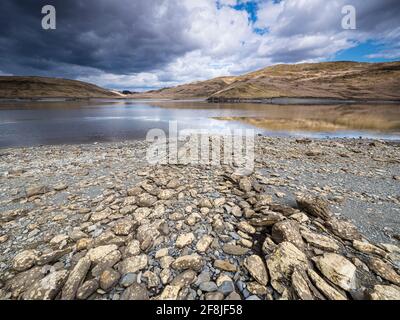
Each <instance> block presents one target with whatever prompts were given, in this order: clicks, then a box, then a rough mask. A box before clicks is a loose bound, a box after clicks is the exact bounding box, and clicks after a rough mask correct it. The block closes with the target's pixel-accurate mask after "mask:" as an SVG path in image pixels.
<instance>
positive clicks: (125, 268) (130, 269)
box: [119, 254, 148, 275]
mask: <svg viewBox="0 0 400 320" xmlns="http://www.w3.org/2000/svg"><path fill="white" fill-rule="evenodd" d="M147 262H148V260H147V255H145V254H142V255H140V256H134V257H129V258H126V259H125V260H123V261H122V262H121V264H120V265H119V270H120V272H121V273H122V274H123V275H125V274H127V273H136V272H138V271H140V270H143V269H144V268H146V267H147Z"/></svg>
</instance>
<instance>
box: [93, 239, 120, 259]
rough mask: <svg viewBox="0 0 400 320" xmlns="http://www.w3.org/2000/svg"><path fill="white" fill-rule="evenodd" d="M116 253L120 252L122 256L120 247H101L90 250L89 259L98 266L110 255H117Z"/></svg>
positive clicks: (113, 245) (112, 245)
mask: <svg viewBox="0 0 400 320" xmlns="http://www.w3.org/2000/svg"><path fill="white" fill-rule="evenodd" d="M116 252H118V253H119V255H120V254H121V253H120V252H119V250H118V246H117V245H115V244H111V245H106V246H99V247H96V248H93V249H90V250H89V252H88V257H89V259H90V261H92V262H93V263H94V264H98V263H102V262H104V261H105V260H106V259H107V258H108V257H109V256H110V255H112V254H113V253H114V254H115V253H116Z"/></svg>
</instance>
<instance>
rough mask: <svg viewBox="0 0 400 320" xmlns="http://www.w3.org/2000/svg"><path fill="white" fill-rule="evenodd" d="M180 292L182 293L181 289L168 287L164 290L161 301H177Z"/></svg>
mask: <svg viewBox="0 0 400 320" xmlns="http://www.w3.org/2000/svg"><path fill="white" fill-rule="evenodd" d="M179 291H181V288H180V287H177V286H171V285H168V286H166V287H165V288H164V290H163V292H162V293H161V295H160V297H159V299H160V300H177V299H178V295H179Z"/></svg>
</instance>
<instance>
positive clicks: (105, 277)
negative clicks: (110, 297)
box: [99, 268, 121, 292]
mask: <svg viewBox="0 0 400 320" xmlns="http://www.w3.org/2000/svg"><path fill="white" fill-rule="evenodd" d="M120 277H121V275H120V274H119V272H118V271H115V270H114V269H112V268H108V269H106V270H104V271H103V273H102V274H101V276H100V279H99V284H100V288H101V289H103V290H104V291H106V292H107V291H109V290H111V289H112V288H113V287H114V286H115V285H116V284H117V283H118V281H119V279H120Z"/></svg>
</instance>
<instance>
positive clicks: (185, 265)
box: [171, 255, 203, 271]
mask: <svg viewBox="0 0 400 320" xmlns="http://www.w3.org/2000/svg"><path fill="white" fill-rule="evenodd" d="M171 266H172V268H174V269H176V270H187V269H192V270H195V271H200V270H201V268H202V266H203V260H202V259H201V257H200V256H198V255H188V256H182V257H179V258H177V259H176V260H175V261H174V262H173V263H172V265H171Z"/></svg>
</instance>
